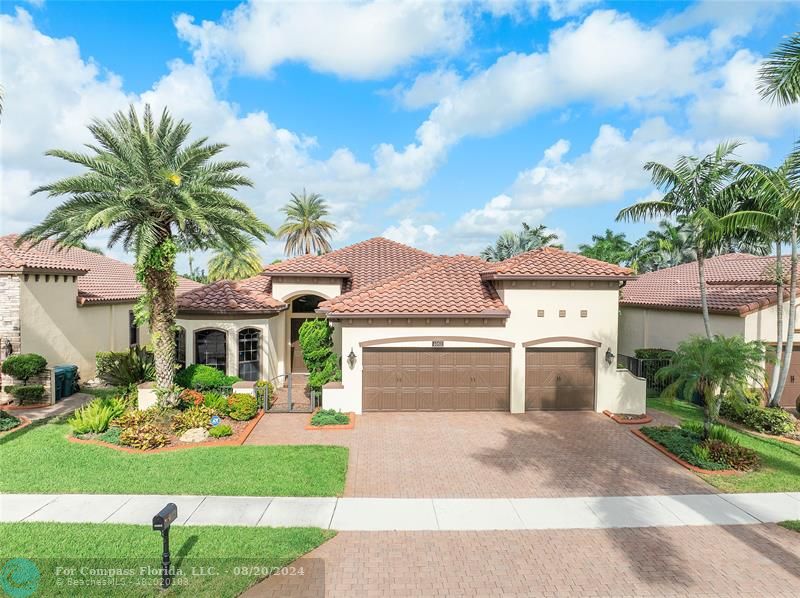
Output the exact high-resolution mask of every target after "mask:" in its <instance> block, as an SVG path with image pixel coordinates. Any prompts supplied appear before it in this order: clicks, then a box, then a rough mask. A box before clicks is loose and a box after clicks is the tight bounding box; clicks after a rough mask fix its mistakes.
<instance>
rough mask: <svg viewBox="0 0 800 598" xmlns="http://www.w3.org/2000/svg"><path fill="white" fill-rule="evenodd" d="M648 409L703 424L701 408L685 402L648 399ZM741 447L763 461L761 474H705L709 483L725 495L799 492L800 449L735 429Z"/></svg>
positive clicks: (755, 472) (757, 472)
mask: <svg viewBox="0 0 800 598" xmlns="http://www.w3.org/2000/svg"><path fill="white" fill-rule="evenodd" d="M647 408H648V410H650V409H653V410H657V411H663V412H665V413H669V414H670V415H673V416H675V417H677V418H680V419H681V420H691V421H703V412H702V410H701V409H700V407H698V406H697V405H692V404H691V403H687V402H684V401H677V400H672V401H670V400H667V399H660V398H658V399H647ZM731 432H732V434H733V435H734V436H735V438H736V439H737V440H738V441H739V444H741V445H742V446H746V447H748V448H751V449H753V450H754V451H755V452H756V453H757V454H758V456H759V457H760V458H761V463H762V465H761V468H760V469H758V470H757V471H752V472H749V473H742V474H738V475H732V476H714V475H701V476H700V477H702V478H703V479H704V480H705V481H707V482H708V483H709V484H711V485H712V486H715V487H716V488H719V489H720V490H722V491H723V492H799V491H800V446H798V445H794V444H789V443H786V442H780V441H779V440H771V439H768V438H760V437H758V436H753V435H750V434H745V433H743V432H739V431H738V430H731Z"/></svg>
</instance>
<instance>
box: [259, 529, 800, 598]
mask: <svg viewBox="0 0 800 598" xmlns="http://www.w3.org/2000/svg"><path fill="white" fill-rule="evenodd" d="M304 559H322V561H319V560H313V561H312V560H301V561H298V563H303V562H305V563H307V564H308V565H310V568H311V571H312V575H309V576H308V577H306V579H305V580H304V579H303V578H298V577H294V578H292V577H280V576H278V577H273V578H269V579H267V580H266V581H264V582H261V583H260V584H258V585H256V586H254V587H253V588H251V590H250V591H249V592H246V593H245V594H244V596H247V597H249V598H256V597H266V596H285V597H287V598H300V597H305V596H308V597H309V598H311V597H314V598H317V597H319V596H321V595H322V593H321V586H322V583H320V582H321V581H323V579H322V575H320V573H321V571H320V570H321V569H323V568H324V589H325V591H324V595H325V596H331V597H338V596H343V597H344V596H346V597H352V596H359V597H361V596H364V597H369V596H376V597H378V596H402V597H411V596H414V597H423V596H482V597H483V596H581V597H588V596H692V597H698V596H737V597H739V596H753V597H758V598H763V597H766V596H770V597H780V596H787V597H788V596H792V597H795V596H798V595H800V534H798V533H797V532H791V531H788V530H784V529H782V528H779V527H778V526H776V525H756V526H744V525H738V526H724V527H680V528H657V529H656V528H650V529H614V530H560V531H521V532H394V533H386V532H341V533H339V534H338V535H337V536H336V537H335V538H334V539H332V540H331V541H329V542H327V543H326V544H323V545H322V546H321V547H319V548H317V549H316V550H314V551H312V552H311V553H309V554H308V555H306V557H304ZM315 564H316V566H314V565H315ZM303 584H310V585H311V586H312V587H311V588H304V587H303Z"/></svg>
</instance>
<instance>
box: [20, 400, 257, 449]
mask: <svg viewBox="0 0 800 598" xmlns="http://www.w3.org/2000/svg"><path fill="white" fill-rule="evenodd" d="M262 417H264V411H263V410H259V412H258V414H257V415H256V416H255V417H254V418H253V419H251V420H250V423H248V424H247V426H246V427H245V428H244V429H243V430H242V432H241V433H240V434H239V436H238V437H237V438H235V439H232V440H214V441H213V442H198V443H186V444H185V445H182V446H162V447H161V448H156V449H150V450H142V449H137V448H132V447H129V446H120V445H118V444H111V443H110V442H104V441H102V440H97V439H94V438H76V437H75V436H65V438H66V439H67V441H69V442H72V443H74V444H93V445H95V446H102V447H105V448H110V449H114V450H116V451H120V452H123V453H133V454H137V455H152V454H155V453H167V452H172V451H183V450H187V449H194V448H214V447H218V446H241V445H242V444H244V442H245V440H247V438H248V437H249V436H250V433H251V432H252V431H253V429H254V428H255V427H256V424H258V422H259V421H261V418H262ZM18 429H19V428H15V430H18Z"/></svg>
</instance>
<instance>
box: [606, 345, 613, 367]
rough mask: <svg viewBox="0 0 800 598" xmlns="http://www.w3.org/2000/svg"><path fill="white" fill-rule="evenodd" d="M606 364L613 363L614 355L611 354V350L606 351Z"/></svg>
mask: <svg viewBox="0 0 800 598" xmlns="http://www.w3.org/2000/svg"><path fill="white" fill-rule="evenodd" d="M606 363H607V364H608V365H611V364H612V363H614V354H613V353H612V352H611V348H608V349H606Z"/></svg>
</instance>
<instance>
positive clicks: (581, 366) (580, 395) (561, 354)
mask: <svg viewBox="0 0 800 598" xmlns="http://www.w3.org/2000/svg"><path fill="white" fill-rule="evenodd" d="M594 394H595V352H594V350H593V349H592V350H582V349H533V350H528V351H527V352H526V354H525V409H527V410H580V409H593V408H594Z"/></svg>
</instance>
